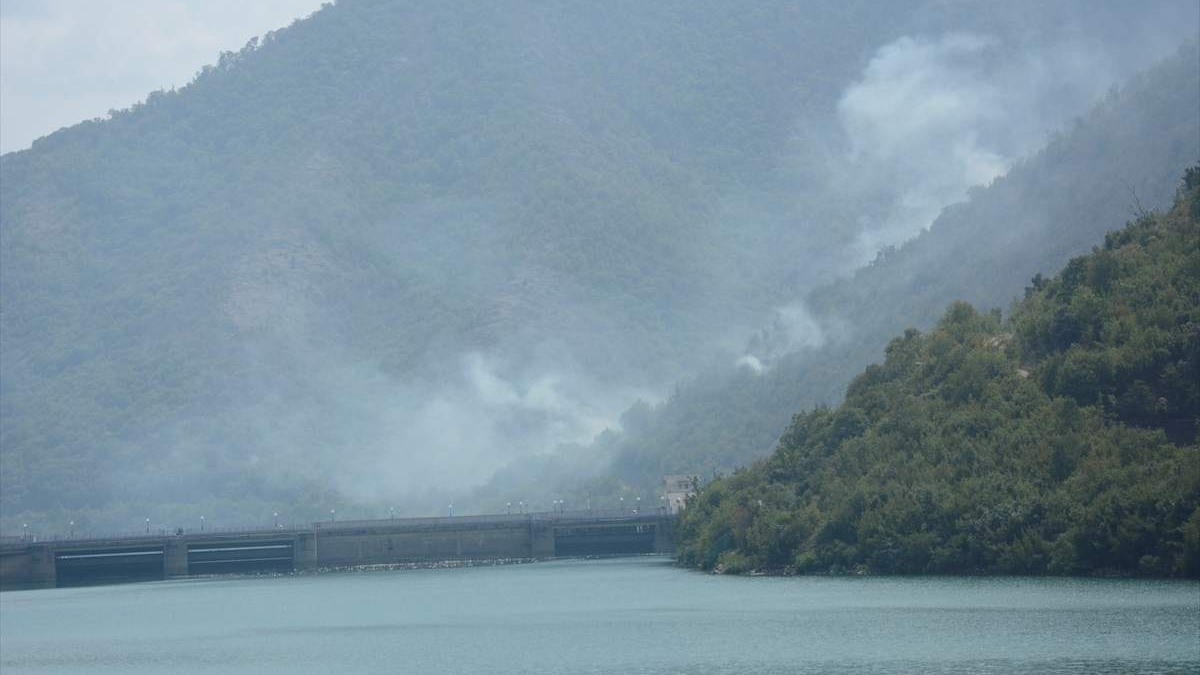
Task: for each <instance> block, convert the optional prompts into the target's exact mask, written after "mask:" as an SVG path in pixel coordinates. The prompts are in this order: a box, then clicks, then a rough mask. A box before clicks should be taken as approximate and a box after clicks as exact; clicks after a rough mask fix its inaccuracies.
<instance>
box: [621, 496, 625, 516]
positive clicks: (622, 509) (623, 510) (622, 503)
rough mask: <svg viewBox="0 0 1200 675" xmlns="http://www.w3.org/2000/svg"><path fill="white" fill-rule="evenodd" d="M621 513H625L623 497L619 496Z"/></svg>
mask: <svg viewBox="0 0 1200 675" xmlns="http://www.w3.org/2000/svg"><path fill="white" fill-rule="evenodd" d="M621 513H625V498H624V497H621Z"/></svg>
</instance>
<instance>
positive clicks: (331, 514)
mask: <svg viewBox="0 0 1200 675" xmlns="http://www.w3.org/2000/svg"><path fill="white" fill-rule="evenodd" d="M336 517H337V509H329V522H331V523H332V522H333V519H334V518H336Z"/></svg>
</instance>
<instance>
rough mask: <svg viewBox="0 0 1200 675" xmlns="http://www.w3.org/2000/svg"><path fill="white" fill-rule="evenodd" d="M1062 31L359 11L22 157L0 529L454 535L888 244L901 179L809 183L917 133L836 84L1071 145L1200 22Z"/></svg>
mask: <svg viewBox="0 0 1200 675" xmlns="http://www.w3.org/2000/svg"><path fill="white" fill-rule="evenodd" d="M1042 4H1043V3H1037V2H1032V1H1029V2H1016V3H1005V4H1003V5H1002V6H999V5H995V3H990V4H989V3H979V4H964V5H955V4H947V3H942V2H939V1H937V0H903V1H899V2H892V3H887V5H886V6H882V7H881V6H880V5H879V4H878V3H875V2H867V1H862V2H839V3H825V4H821V5H812V6H810V5H808V4H798V3H792V2H782V1H781V2H763V3H752V4H749V5H746V6H735V5H730V4H729V3H725V2H716V1H705V2H681V1H680V2H675V1H670V2H661V3H653V4H647V3H636V2H606V3H581V2H552V3H543V2H513V3H503V4H495V3H492V4H477V3H445V2H405V1H400V0H386V1H385V0H345V1H343V2H338V3H336V4H331V5H327V6H326V7H325V8H323V9H322V10H321V11H318V12H316V13H315V14H314V15H313V16H311V17H310V18H308V19H305V20H302V21H298V22H296V23H294V24H293V25H292V26H289V27H287V28H285V29H281V30H279V31H275V32H273V33H270V34H268V35H266V36H264V37H262V38H261V39H257V40H252V41H251V42H250V43H249V44H248V45H247V46H246V47H245V48H244V49H242V50H240V51H238V52H235V53H226V54H223V55H221V57H220V59H219V60H218V62H217V63H216V64H214V65H212V66H210V67H207V68H205V69H204V70H203V71H202V72H200V73H199V74H198V75H197V77H196V78H195V80H194V81H193V82H191V83H190V84H189V85H188V86H186V87H183V88H181V89H179V90H176V91H163V92H153V93H151V94H150V95H149V96H148V97H147V98H146V100H145V101H144V102H140V103H138V104H136V105H134V106H132V107H131V108H129V109H127V110H122V111H114V112H113V113H112V114H111V115H110V116H109V117H108V118H106V119H100V120H93V121H89V122H84V123H82V124H80V125H77V126H75V127H72V128H69V129H64V130H62V131H59V132H57V133H55V134H52V135H50V136H48V137H46V138H43V139H40V140H38V141H36V142H35V143H34V145H33V147H32V148H31V149H29V150H27V151H22V152H16V153H10V154H7V155H4V156H3V157H0V291H2V295H0V310H2V311H0V335H2V338H3V339H2V340H0V464H2V468H3V471H0V506H2V507H3V508H2V509H0V510H2V512H3V518H2V519H0V521H2V522H3V523H6V524H7V525H4V526H5V527H12V526H13V525H14V523H20V522H28V521H33V522H40V523H48V524H54V523H61V522H63V521H65V520H66V519H67V518H74V519H76V520H83V519H86V520H87V522H89V523H90V524H91V526H93V527H120V526H121V525H122V524H124V523H129V522H136V523H141V522H142V521H143V517H151V515H153V517H154V518H158V519H161V520H162V521H163V522H164V524H167V525H168V526H170V524H171V523H174V522H176V521H181V520H186V519H194V518H195V517H197V514H198V513H206V514H207V517H208V519H209V521H210V522H216V521H218V520H219V521H221V522H227V523H234V522H253V521H257V522H265V519H266V517H267V515H268V514H270V513H271V512H273V511H284V512H287V513H291V514H294V516H295V517H296V518H306V517H312V516H313V515H314V514H319V513H324V512H326V511H327V510H328V508H331V507H335V506H336V507H338V508H339V512H344V513H347V514H350V513H353V512H354V509H355V508H359V509H360V510H362V512H363V513H370V512H374V513H379V512H380V510H381V509H382V508H383V507H384V506H386V505H394V506H395V507H396V508H397V509H399V510H401V511H411V512H421V511H425V512H427V511H429V510H432V509H436V508H440V505H443V504H445V501H444V500H445V499H447V498H448V497H449V496H450V495H455V494H461V493H462V492H463V491H465V490H468V489H470V488H471V487H472V486H475V485H478V484H480V483H483V482H484V481H486V480H488V478H489V477H490V476H492V475H494V474H495V473H496V472H497V471H499V470H501V469H502V468H503V467H505V466H510V463H511V462H512V461H514V460H520V459H522V458H526V457H537V458H541V457H543V456H544V454H543V453H545V452H547V451H549V450H551V449H553V448H555V447H558V446H560V445H562V444H565V443H572V442H574V443H586V442H588V441H590V439H592V438H593V437H594V436H595V435H596V434H597V433H598V432H600V431H601V430H602V429H604V428H606V427H608V426H610V425H611V424H612V423H613V421H614V419H615V418H616V417H617V416H618V415H619V413H620V411H621V410H623V409H625V408H627V407H628V405H629V403H630V402H631V401H633V400H635V399H637V398H638V397H639V396H641V397H654V396H656V395H658V394H659V393H660V392H662V391H664V390H666V388H667V387H668V386H669V383H670V382H673V381H675V380H677V379H678V378H680V377H683V376H685V375H687V374H688V373H691V372H693V371H694V369H695V368H696V367H697V364H699V363H703V362H705V361H706V360H709V359H712V358H715V357H714V356H713V355H714V354H717V353H720V350H721V349H722V348H723V347H724V346H727V345H729V344H736V343H739V342H741V341H742V340H743V339H744V336H745V335H746V334H747V333H749V332H751V331H752V330H754V329H755V328H757V327H758V326H760V325H761V324H763V323H764V321H766V320H767V319H768V318H769V317H770V316H771V315H772V313H773V312H774V311H775V309H776V308H777V307H780V306H784V305H787V304H788V303H790V302H792V301H793V300H794V299H795V298H796V297H798V296H797V293H799V292H802V291H805V290H807V289H809V288H811V287H812V286H814V285H817V284H820V283H823V282H825V281H827V280H828V279H829V278H830V277H832V276H833V275H836V274H839V273H843V272H844V271H845V270H847V269H849V268H850V266H852V265H853V264H854V262H855V261H856V260H857V256H859V255H860V253H861V251H857V250H856V249H854V247H855V246H857V245H858V244H859V243H861V241H875V238H876V237H877V236H878V234H879V233H878V232H876V231H875V230H876V228H875V227H874V226H872V225H869V224H864V222H865V221H864V220H863V218H861V217H860V216H861V215H862V209H863V208H867V207H866V206H863V207H862V208H860V206H859V203H860V201H861V203H862V204H868V203H869V206H870V209H871V212H872V213H876V212H882V211H886V210H887V209H888V208H889V207H890V206H892V205H894V204H896V203H900V202H902V201H904V199H905V196H906V195H907V194H908V192H907V190H908V188H907V186H906V187H905V189H904V190H899V191H897V190H895V189H893V187H895V186H889V181H887V180H879V179H878V177H876V178H873V179H872V180H871V181H870V185H864V186H863V193H862V194H863V195H867V196H869V199H863V200H859V199H857V198H856V195H858V194H859V193H858V192H854V191H851V192H849V193H847V192H844V191H843V192H838V193H836V195H833V196H827V195H826V193H825V186H826V185H827V183H828V182H829V181H817V180H816V179H815V177H818V176H820V175H821V174H822V172H823V171H824V168H823V167H825V166H826V160H828V159H830V158H831V157H833V158H836V157H842V156H847V157H848V156H849V155H848V154H847V153H850V154H853V152H851V151H855V152H857V153H858V154H857V155H855V157H857V159H853V158H852V159H847V160H845V161H843V162H842V164H844V165H845V170H846V171H852V170H855V169H856V168H859V167H861V166H863V165H864V164H871V163H874V162H875V159H876V155H875V154H873V153H872V152H871V148H873V147H875V146H876V145H878V144H879V143H877V140H878V139H877V136H878V133H879V132H880V127H879V121H880V120H881V119H886V118H887V116H888V115H890V114H893V112H892V111H889V110H888V108H887V106H885V105H884V106H881V105H878V102H877V101H876V100H875V99H873V98H871V97H870V96H867V97H863V96H860V97H859V98H857V99H852V100H850V103H846V101H847V87H851V89H852V90H853V91H857V92H859V93H868V94H869V93H872V92H877V91H878V88H877V87H876V85H878V84H879V83H881V82H883V83H886V82H887V81H888V74H889V73H890V72H891V71H889V70H888V68H897V67H899V68H904V67H906V64H909V63H912V62H913V60H914V59H916V61H917V62H919V63H921V64H924V65H925V66H927V67H926V68H925V69H924V70H921V71H920V72H921V73H925V72H928V73H931V74H938V73H949V74H953V75H956V76H959V77H962V78H966V79H968V80H971V79H972V78H976V77H979V78H983V79H984V80H986V81H987V82H989V83H991V84H988V85H987V86H983V87H979V88H977V89H978V91H977V92H976V93H978V94H979V99H980V100H983V101H991V100H992V99H993V98H994V96H995V95H996V93H997V92H998V91H1000V90H1001V89H1003V88H1005V87H1008V86H1009V85H1011V84H1012V83H1013V82H1015V81H1018V80H1023V79H1027V78H1024V76H1023V75H1021V74H1023V73H1029V72H1041V73H1043V74H1046V73H1052V74H1048V75H1047V76H1046V77H1045V78H1044V79H1042V80H1039V82H1038V83H1036V84H1037V86H1032V87H1029V88H1027V90H1028V91H1029V92H1030V93H1029V94H1028V96H1025V97H1023V98H1022V97H1015V96H1014V98H1020V100H1021V101H1023V103H1022V105H1021V106H1018V107H1016V108H1015V110H1017V111H1018V112H1020V113H1021V114H1016V115H1012V117H1013V118H1024V117H1026V115H1024V113H1025V112H1029V113H1030V115H1028V117H1036V118H1037V119H1039V120H1040V119H1042V118H1047V119H1048V118H1052V117H1054V116H1055V115H1066V114H1069V112H1066V111H1073V110H1076V109H1078V108H1079V106H1081V105H1082V103H1081V101H1086V100H1088V99H1089V98H1090V97H1091V96H1092V95H1093V94H1094V89H1095V88H1096V87H1101V88H1103V87H1104V86H1107V82H1109V81H1111V78H1114V77H1117V76H1120V75H1122V74H1123V73H1126V72H1127V71H1128V70H1129V69H1130V68H1134V67H1136V64H1138V63H1143V62H1145V60H1146V59H1148V58H1151V57H1153V56H1155V55H1156V54H1159V53H1160V52H1161V50H1163V49H1166V48H1167V47H1166V46H1165V45H1168V44H1171V43H1173V42H1175V41H1177V40H1178V39H1180V35H1186V34H1187V30H1190V29H1187V28H1186V27H1187V26H1189V25H1191V24H1189V23H1188V20H1190V19H1189V17H1190V16H1191V15H1192V14H1194V11H1195V10H1194V8H1193V7H1191V6H1190V5H1189V4H1188V3H1179V2H1171V1H1168V0H1160V1H1159V2H1156V3H1150V4H1148V5H1142V6H1139V7H1137V8H1129V7H1101V8H1095V7H1094V6H1093V3H1089V2H1083V1H1082V0H1080V1H1077V2H1066V3H1061V4H1056V5H1054V6H1053V7H1043V6H1042ZM1181 26H1182V27H1184V28H1180V27H1181ZM946 35H949V36H948V37H946ZM963 35H966V36H967V37H962V36H963ZM914 36H915V37H914ZM1116 36H1122V37H1126V38H1128V39H1127V40H1118V39H1115V38H1116ZM1150 38H1154V39H1150ZM1039 45H1051V46H1052V48H1049V49H1048V50H1047V49H1042V48H1041V47H1039ZM1039 49H1042V50H1041V51H1039ZM1031 55H1032V56H1031ZM1068 56H1069V57H1070V58H1066V57H1068ZM960 61H961V62H964V63H967V64H969V67H965V66H963V67H960V66H957V65H955V64H958V63H959V62H960ZM1010 63H1012V64H1018V65H1019V66H1020V67H1019V68H1016V67H1014V68H1009V67H1008V65H1006V64H1010ZM1048 63H1054V64H1069V63H1076V64H1083V65H1084V66H1086V67H1080V68H1078V70H1071V68H1069V67H1066V66H1063V67H1061V68H1060V67H1059V66H1058V65H1056V66H1055V67H1054V68H1047V67H1045V64H1048ZM947 64H949V65H947ZM950 66H954V67H950ZM1019 75H1020V77H1018V76H1019ZM988 78H991V79H988ZM856 82H859V85H860V86H857V88H855V86H856V85H855V83H856ZM872 87H875V88H872ZM1022 91H1025V89H1022ZM994 112H995V111H992V112H988V111H985V110H977V111H973V112H972V115H973V117H971V119H976V118H979V119H992V118H994V117H996V115H994V114H993V113H994ZM1034 112H1036V113H1037V114H1036V116H1035V115H1033V114H1032V113H1034ZM985 113H986V114H985ZM1005 119H1008V118H1007V117H1006V118H1005ZM844 125H850V126H849V127H847V128H848V129H851V131H852V132H853V133H850V132H847V133H850V136H851V139H850V140H846V139H842V140H839V141H838V142H837V143H833V142H830V143H826V142H825V139H826V138H827V137H828V138H832V136H831V135H830V134H829V133H827V132H831V131H835V130H838V129H841V128H842V126H844ZM885 126H886V125H885ZM987 129H988V134H987V135H988V138H986V139H982V138H981V139H980V143H983V142H984V141H986V142H987V148H992V149H999V150H1002V151H1003V153H1002V154H1005V155H1006V156H1007V155H1009V154H1012V153H1013V152H1015V150H1016V149H1019V148H1023V147H1025V144H1026V143H1028V139H1029V138H1030V137H1031V136H1036V135H1037V133H1038V132H1037V130H1036V128H1034V127H1021V129H1020V130H1019V131H1020V133H1017V130H1016V127H1012V126H1011V125H994V126H992V127H988V128H987ZM859 131H861V133H859ZM971 133H972V131H971V130H970V129H967V128H966V127H964V128H962V129H961V134H959V135H961V136H963V137H969V136H970V134H971ZM855 134H858V135H855ZM860 136H861V137H862V138H863V139H865V140H863V141H862V142H859V141H855V140H853V139H856V138H859V137H860ZM955 137H956V138H957V137H958V135H956V136H955ZM843 141H845V144H846V145H847V146H849V150H848V149H847V148H844V147H841V145H840V144H842V142H843ZM860 146H861V147H860ZM981 147H982V146H981ZM987 148H984V150H987ZM998 152H999V151H997V152H992V150H987V151H986V152H984V151H982V150H981V152H980V153H976V154H979V155H980V156H986V158H992V157H991V155H992V154H997V153H998ZM900 154H901V155H903V154H905V153H900ZM892 159H893V160H895V161H899V158H892ZM992 159H994V158H992ZM889 166H890V165H889ZM910 173H911V172H910ZM863 175H866V174H863ZM832 182H836V183H838V184H841V185H843V186H850V185H852V184H853V181H843V180H840V177H839V179H838V180H837V181H832ZM934 194H935V196H937V197H939V198H940V196H941V195H942V192H941V191H936V192H935V193H934ZM935 201H936V199H935ZM893 229H894V228H892V227H891V226H889V227H888V228H887V231H888V232H892V231H893ZM864 237H866V239H865V240H864ZM770 426H771V425H766V426H764V427H763V428H769V427H770ZM770 433H775V432H773V431H772V432H770ZM512 466H516V465H512ZM370 509H373V510H374V511H370ZM147 512H150V513H147Z"/></svg>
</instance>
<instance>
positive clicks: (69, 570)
mask: <svg viewBox="0 0 1200 675" xmlns="http://www.w3.org/2000/svg"><path fill="white" fill-rule="evenodd" d="M54 567H55V577H56V582H55V585H57V586H58V587H59V588H67V587H71V586H98V585H101V584H123V583H132V582H135V581H159V580H161V579H162V578H163V552H162V550H161V549H158V550H150V551H145V550H140V551H139V550H134V551H130V550H123V551H122V550H106V551H80V552H72V553H63V554H59V555H58V556H56V557H55V561H54Z"/></svg>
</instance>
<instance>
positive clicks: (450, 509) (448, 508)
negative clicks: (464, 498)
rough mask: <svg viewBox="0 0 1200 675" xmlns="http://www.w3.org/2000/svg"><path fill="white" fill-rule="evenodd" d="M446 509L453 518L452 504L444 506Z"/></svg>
mask: <svg viewBox="0 0 1200 675" xmlns="http://www.w3.org/2000/svg"><path fill="white" fill-rule="evenodd" d="M446 509H447V510H449V512H450V517H451V518H453V517H454V504H450V505H449V506H447V507H446Z"/></svg>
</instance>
